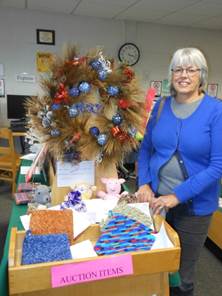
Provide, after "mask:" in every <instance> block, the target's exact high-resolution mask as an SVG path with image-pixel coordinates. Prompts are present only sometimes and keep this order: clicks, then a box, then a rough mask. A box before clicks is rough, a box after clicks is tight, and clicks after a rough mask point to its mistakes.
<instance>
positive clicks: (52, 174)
mask: <svg viewBox="0 0 222 296" xmlns="http://www.w3.org/2000/svg"><path fill="white" fill-rule="evenodd" d="M95 176H96V184H95V185H96V188H97V190H105V187H104V184H102V183H101V181H100V178H101V177H106V178H111V177H113V178H118V176H117V170H116V166H115V164H112V163H110V165H109V166H108V167H107V166H104V165H102V164H100V165H98V166H96V168H95ZM49 184H50V186H51V194H52V205H57V204H60V203H61V202H63V201H64V197H65V195H66V194H67V193H68V192H69V191H70V190H71V189H70V187H58V186H57V176H56V171H55V166H54V165H53V163H52V161H50V163H49ZM94 197H95V196H94Z"/></svg>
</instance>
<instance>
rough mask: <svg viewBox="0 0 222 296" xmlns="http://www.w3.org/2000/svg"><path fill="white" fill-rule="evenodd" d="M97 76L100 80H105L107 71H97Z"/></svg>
mask: <svg viewBox="0 0 222 296" xmlns="http://www.w3.org/2000/svg"><path fill="white" fill-rule="evenodd" d="M98 76H99V79H100V80H102V81H103V80H105V79H106V77H107V71H104V70H101V71H99V72H98Z"/></svg>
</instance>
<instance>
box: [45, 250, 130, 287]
mask: <svg viewBox="0 0 222 296" xmlns="http://www.w3.org/2000/svg"><path fill="white" fill-rule="evenodd" d="M129 274H133V264H132V256H131V255H128V254H126V255H120V256H112V257H109V258H101V259H98V260H93V261H87V262H80V263H71V264H64V265H60V266H54V267H52V268H51V281H52V287H53V288H56V287H62V286H68V285H75V284H80V283H84V282H91V281H97V280H102V279H106V278H113V277H120V276H124V275H129Z"/></svg>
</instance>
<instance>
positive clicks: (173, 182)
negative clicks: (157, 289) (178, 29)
mask: <svg viewBox="0 0 222 296" xmlns="http://www.w3.org/2000/svg"><path fill="white" fill-rule="evenodd" d="M207 74H208V67H207V63H206V60H205V57H204V55H203V54H202V52H201V51H199V50H198V49H196V48H183V49H179V50H177V51H176V52H175V53H174V55H173V58H172V60H171V63H170V67H169V81H170V84H171V85H170V90H171V96H169V97H168V98H166V100H165V102H164V105H163V108H162V110H161V114H160V116H159V118H157V113H158V108H159V102H157V103H156V105H155V106H154V109H153V112H152V115H151V117H150V120H149V122H148V125H147V130H146V134H145V136H144V140H143V142H142V144H141V148H140V152H139V160H138V176H139V190H138V198H139V200H140V201H142V202H144V201H149V202H150V206H151V208H152V209H153V212H154V213H157V214H158V213H160V211H161V210H162V209H163V208H166V209H167V210H168V211H167V214H166V219H167V221H168V222H169V223H170V224H171V226H172V227H173V228H174V229H175V230H176V231H177V233H178V235H179V238H180V243H181V263H180V269H179V273H180V277H181V285H180V286H179V287H177V288H172V289H171V294H170V295H189V296H190V295H193V289H194V285H193V280H194V269H195V264H196V262H197V260H198V257H199V254H200V250H201V247H202V246H203V244H204V241H205V239H206V236H207V231H208V226H209V223H210V219H211V216H212V213H213V212H214V211H215V210H216V209H217V207H218V196H219V186H220V178H221V176H222V102H221V101H220V100H219V99H217V98H213V97H210V96H209V95H207V94H206V93H205V92H204V89H205V86H206V83H207ZM154 196H155V197H158V198H154Z"/></svg>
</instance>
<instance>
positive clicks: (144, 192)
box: [136, 184, 154, 202]
mask: <svg viewBox="0 0 222 296" xmlns="http://www.w3.org/2000/svg"><path fill="white" fill-rule="evenodd" d="M136 197H137V199H138V201H139V202H150V201H151V200H152V198H153V197H154V193H153V191H152V189H151V188H150V186H149V185H148V184H145V185H142V186H140V188H139V190H138V191H137V192H136Z"/></svg>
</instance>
